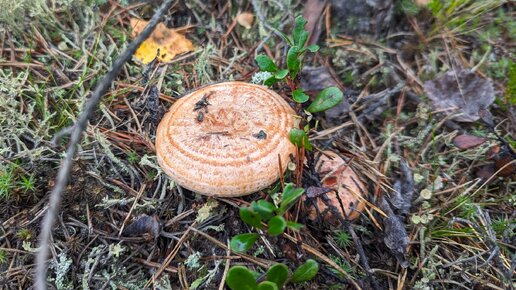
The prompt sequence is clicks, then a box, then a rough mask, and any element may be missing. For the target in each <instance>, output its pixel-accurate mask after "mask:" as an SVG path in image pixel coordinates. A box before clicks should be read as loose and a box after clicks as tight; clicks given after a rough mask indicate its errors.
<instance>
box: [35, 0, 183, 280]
mask: <svg viewBox="0 0 516 290" xmlns="http://www.w3.org/2000/svg"><path fill="white" fill-rule="evenodd" d="M173 2H174V1H173V0H166V1H165V2H163V4H162V5H161V7H160V8H159V9H158V10H157V11H156V13H155V14H154V16H152V18H151V20H150V21H149V23H148V25H147V27H145V30H143V32H142V33H141V34H140V35H138V36H137V37H136V38H135V39H134V40H133V41H132V42H131V43H130V44H129V45H128V46H127V49H126V50H125V51H124V52H123V53H122V54H121V55H120V56H119V57H118V58H117V59H116V61H115V62H114V64H113V67H112V68H111V70H110V71H109V72H108V73H107V74H106V75H105V76H104V78H102V80H101V81H100V82H99V83H98V85H97V87H96V88H95V90H94V91H93V93H92V94H91V97H90V99H89V100H88V102H87V103H86V106H85V107H84V109H83V110H82V112H81V114H80V115H79V117H78V118H77V122H76V123H75V125H74V127H73V131H72V132H71V137H70V143H69V145H68V148H67V149H66V155H65V159H64V161H63V163H62V165H61V168H60V169H59V173H58V176H57V180H56V186H55V187H54V189H53V190H52V193H51V194H50V200H49V207H48V211H47V213H46V214H45V217H44V218H43V222H42V223H41V234H40V236H39V247H38V249H39V251H38V254H37V256H36V272H35V279H34V286H35V289H38V290H45V289H47V284H46V277H47V263H46V262H47V261H46V260H47V257H48V249H49V239H50V235H51V233H52V227H53V225H54V222H55V218H56V215H57V211H58V210H59V204H60V203H61V197H62V193H63V191H64V189H65V187H66V185H67V184H68V178H69V176H70V170H71V168H72V164H73V157H74V156H75V153H76V151H77V144H78V143H79V141H80V140H81V137H82V133H83V131H84V130H85V128H86V126H87V124H88V120H89V119H90V117H91V115H92V113H93V111H94V110H95V108H96V107H97V105H98V103H99V102H100V100H101V99H102V96H103V95H104V94H105V93H106V92H107V90H108V89H109V87H110V86H111V83H112V82H113V80H114V79H115V77H116V76H117V75H118V73H119V72H120V70H121V69H122V67H123V65H124V64H125V62H126V61H128V60H129V59H130V58H131V57H132V55H133V54H134V52H135V51H136V49H137V48H138V46H140V44H141V43H142V42H143V41H144V40H145V39H147V37H149V35H150V34H151V33H152V31H153V30H154V28H155V27H156V25H157V24H158V22H159V21H160V19H161V17H162V16H163V15H164V14H165V12H167V11H168V9H169V8H170V7H171V6H172V4H173Z"/></svg>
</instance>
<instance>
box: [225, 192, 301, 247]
mask: <svg viewBox="0 0 516 290" xmlns="http://www.w3.org/2000/svg"><path fill="white" fill-rule="evenodd" d="M304 192H305V190H304V189H303V188H295V187H294V185H293V184H292V183H287V184H286V185H285V189H284V190H283V194H282V196H281V203H280V204H279V206H276V205H274V204H273V203H271V202H269V201H266V200H264V199H260V200H257V201H253V202H252V203H251V205H250V206H244V207H241V208H240V218H241V219H242V221H244V222H245V223H246V224H248V225H250V226H252V227H254V228H257V229H264V227H265V228H266V229H267V234H269V235H271V236H278V235H281V234H282V233H283V232H285V230H286V229H287V228H289V229H291V230H299V229H300V228H301V227H303V225H302V224H298V223H296V222H292V221H287V220H285V218H284V217H283V214H285V212H286V211H287V210H288V209H289V208H290V206H291V205H293V204H294V202H295V201H296V200H298V198H299V197H301V195H302V194H303V193H304ZM263 223H266V225H265V226H264V224H263ZM258 237H259V236H258V234H257V233H245V234H239V235H236V236H234V237H233V238H232V239H231V242H230V247H231V249H232V250H234V251H237V252H245V251H247V250H249V249H250V248H251V247H252V246H253V245H254V242H256V240H257V239H258Z"/></svg>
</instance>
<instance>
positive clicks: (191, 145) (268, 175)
mask: <svg viewBox="0 0 516 290" xmlns="http://www.w3.org/2000/svg"><path fill="white" fill-rule="evenodd" d="M294 126H295V112H294V110H292V108H291V107H290V106H289V105H288V103H287V102H286V101H285V100H283V98H281V96H279V95H278V94H277V93H275V92H274V91H271V90H269V89H267V88H266V87H263V86H259V85H253V84H247V83H244V82H223V83H217V84H213V85H208V86H205V87H202V88H200V89H198V90H196V91H194V92H191V93H189V94H187V95H186V96H184V97H182V98H180V99H179V100H177V101H176V102H175V103H174V104H173V105H172V107H171V108H170V110H169V111H168V113H167V114H166V115H165V116H164V117H163V119H162V120H161V122H160V124H159V126H158V129H157V132H156V154H157V157H158V162H159V164H160V166H161V168H162V169H163V171H164V172H165V173H166V174H167V175H168V176H170V177H171V178H172V179H173V180H175V181H176V182H177V183H178V184H179V185H181V186H183V187H185V188H187V189H190V190H192V191H195V192H198V193H201V194H204V195H213V196H242V195H247V194H251V193H253V192H256V191H259V190H261V189H264V188H266V187H268V186H270V185H271V184H272V183H273V182H274V181H276V180H277V179H278V178H279V174H280V172H279V166H278V158H280V159H281V164H283V166H282V167H283V169H285V168H286V164H287V162H288V160H289V156H290V155H291V154H295V150H296V149H295V146H294V145H293V144H292V143H291V142H290V140H289V137H288V133H289V131H290V129H291V128H293V127H294ZM281 174H283V172H281Z"/></svg>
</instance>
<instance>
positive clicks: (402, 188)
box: [390, 158, 415, 215]
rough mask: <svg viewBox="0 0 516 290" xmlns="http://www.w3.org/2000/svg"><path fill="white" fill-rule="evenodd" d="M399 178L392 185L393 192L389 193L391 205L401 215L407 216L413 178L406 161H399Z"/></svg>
mask: <svg viewBox="0 0 516 290" xmlns="http://www.w3.org/2000/svg"><path fill="white" fill-rule="evenodd" d="M400 171H401V176H400V178H399V179H398V180H396V182H395V183H394V191H393V192H392V193H391V196H390V201H391V204H392V205H393V206H394V207H395V208H396V209H398V210H399V212H400V213H401V214H405V215H406V214H408V213H409V211H410V207H411V206H412V201H413V197H414V193H415V188H414V178H413V177H412V171H411V170H410V168H409V166H408V164H407V161H405V159H404V158H401V159H400Z"/></svg>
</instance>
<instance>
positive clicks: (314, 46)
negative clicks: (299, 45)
mask: <svg viewBox="0 0 516 290" xmlns="http://www.w3.org/2000/svg"><path fill="white" fill-rule="evenodd" d="M306 49H307V50H308V51H310V52H317V51H318V50H319V45H317V44H312V45H309V46H307V47H306Z"/></svg>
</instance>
